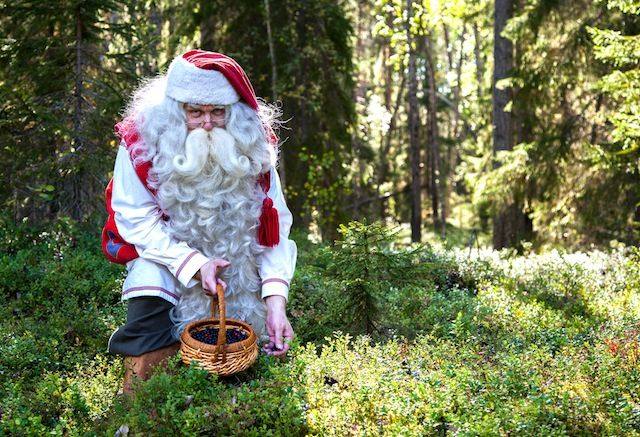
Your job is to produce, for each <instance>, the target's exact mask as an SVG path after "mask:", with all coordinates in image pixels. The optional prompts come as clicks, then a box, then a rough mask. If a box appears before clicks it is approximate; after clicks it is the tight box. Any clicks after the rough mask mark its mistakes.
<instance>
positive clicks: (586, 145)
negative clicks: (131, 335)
mask: <svg viewBox="0 0 640 437" xmlns="http://www.w3.org/2000/svg"><path fill="white" fill-rule="evenodd" d="M191 48H202V49H206V50H212V51H217V52H222V53H225V54H227V55H229V56H231V57H233V58H234V59H236V60H237V61H238V62H239V63H240V64H241V65H242V66H243V68H244V69H245V70H246V72H247V74H248V76H249V77H250V79H251V82H252V83H253V86H254V88H255V89H256V92H257V94H258V95H259V96H261V97H262V98H263V99H264V100H265V101H267V102H270V103H275V104H278V105H279V106H280V107H281V108H282V111H283V119H284V120H286V121H287V122H286V123H285V125H284V126H283V127H282V128H281V129H280V131H279V132H278V135H279V137H280V140H281V143H282V144H281V147H280V150H281V153H280V163H279V173H280V177H281V179H282V182H283V186H284V188H285V195H286V198H287V202H288V205H289V207H290V209H291V211H292V213H293V215H294V231H293V234H292V235H293V238H294V239H295V240H296V242H297V243H298V247H299V259H298V267H297V270H296V276H295V278H294V281H293V283H292V288H291V294H290V296H291V298H290V302H289V303H288V307H287V309H288V311H289V314H290V319H291V321H292V324H293V327H294V330H295V331H296V335H297V340H296V344H295V345H294V346H293V347H292V350H291V351H290V354H289V355H290V356H289V359H288V360H286V361H284V362H278V361H276V360H273V359H269V358H268V357H266V356H261V357H260V359H259V362H258V364H257V365H256V366H254V368H252V369H251V370H250V371H248V372H246V373H245V374H243V375H240V376H237V377H235V378H232V379H229V380H225V379H217V378H215V377H213V378H212V377H209V376H208V375H207V374H206V373H205V372H203V371H201V370H199V369H197V368H195V367H186V366H180V365H179V364H178V361H177V360H176V361H175V362H174V363H173V364H174V365H173V367H171V368H170V369H169V370H170V371H169V372H168V373H161V374H158V375H156V376H154V377H153V378H152V379H151V380H150V381H148V382H146V383H145V384H142V385H141V386H140V387H139V390H138V391H137V394H136V395H135V396H134V397H133V398H131V399H128V398H121V397H120V396H117V395H116V394H117V392H118V389H119V387H120V385H121V379H122V373H123V370H122V367H121V360H119V359H117V358H114V357H112V356H109V355H108V354H107V353H106V342H107V339H108V338H109V335H110V333H111V332H112V331H113V330H114V329H115V328H116V327H118V326H119V325H121V324H122V323H123V322H124V320H125V317H126V305H124V304H122V303H121V302H120V289H121V287H122V281H123V277H124V276H123V275H124V272H123V269H121V268H120V267H119V266H115V265H109V264H108V263H107V261H106V260H105V259H104V256H103V255H102V254H101V252H100V244H99V235H100V230H101V226H102V225H103V223H104V220H105V218H106V212H105V210H104V197H103V192H104V189H105V187H106V185H107V182H108V181H109V178H110V177H111V171H112V169H113V164H114V159H115V154H116V150H117V139H116V136H115V135H114V133H113V126H114V124H115V123H117V122H118V121H119V120H120V119H121V117H122V110H123V108H124V106H125V105H126V103H127V101H128V99H129V97H130V95H131V93H132V91H133V90H135V89H136V87H137V86H138V84H139V83H140V81H141V80H142V79H143V78H145V77H151V76H154V75H157V74H159V73H162V72H164V71H166V68H167V67H168V65H169V63H170V62H171V60H172V59H173V58H174V57H175V56H178V55H179V54H181V53H183V52H184V51H186V50H187V49H191ZM0 97H1V98H0V166H1V167H2V171H1V172H0V210H1V213H0V296H2V297H3V300H4V301H5V305H3V307H2V308H1V309H0V333H2V335H1V337H2V338H3V340H2V342H0V399H2V400H1V401H0V425H1V428H0V434H5V433H6V434H7V435H44V434H54V435H78V434H83V435H94V434H99V435H102V434H111V435H113V434H114V433H115V434H116V435H120V436H123V435H127V434H128V433H129V431H131V433H132V434H157V435H177V434H188V435H218V434H220V435H498V434H501V435H505V434H509V435H536V436H537V435H639V434H640V394H639V393H640V392H639V391H638V387H640V267H639V266H640V262H639V261H640V249H638V248H637V246H638V243H640V227H639V224H640V167H639V165H638V164H639V158H640V1H637V0H596V1H587V0H571V1H568V0H493V1H492V0H473V1H472V0H450V1H447V0H313V1H311V0H295V1H294V0H253V1H247V0H235V1H233V2H230V1H221V0H207V1H200V0H185V1H177V0H144V1H130V0H124V1H118V0H76V1H73V2H71V1H26V0H13V1H1V0H0Z"/></svg>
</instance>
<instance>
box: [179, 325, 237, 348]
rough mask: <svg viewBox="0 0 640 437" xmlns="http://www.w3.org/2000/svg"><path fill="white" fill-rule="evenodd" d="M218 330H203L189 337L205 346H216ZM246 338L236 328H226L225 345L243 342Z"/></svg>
mask: <svg viewBox="0 0 640 437" xmlns="http://www.w3.org/2000/svg"><path fill="white" fill-rule="evenodd" d="M218 331H219V329H218V328H211V327H208V328H204V329H200V330H198V331H195V332H193V331H192V332H191V336H192V337H193V338H195V339H196V340H198V341H201V342H203V343H206V344H216V343H217V342H218ZM247 337H249V336H248V335H247V333H246V332H244V331H243V330H241V329H237V328H227V344H232V343H237V342H239V341H242V340H245V339H246V338H247Z"/></svg>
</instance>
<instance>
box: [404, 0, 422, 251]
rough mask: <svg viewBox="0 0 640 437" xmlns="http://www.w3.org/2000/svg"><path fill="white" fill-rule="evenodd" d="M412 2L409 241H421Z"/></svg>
mask: <svg viewBox="0 0 640 437" xmlns="http://www.w3.org/2000/svg"><path fill="white" fill-rule="evenodd" d="M412 17H413V0H407V22H406V31H407V45H408V49H409V69H408V73H407V74H408V80H409V92H408V96H407V97H408V100H409V113H408V118H409V161H410V165H411V241H413V242H420V241H421V240H422V201H421V200H422V199H421V197H422V196H421V194H422V192H421V189H420V170H421V169H420V143H419V141H420V139H419V138H418V123H419V119H418V95H417V94H418V81H417V78H416V53H415V50H414V48H413V38H412V35H411V19H412Z"/></svg>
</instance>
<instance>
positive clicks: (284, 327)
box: [262, 295, 293, 357]
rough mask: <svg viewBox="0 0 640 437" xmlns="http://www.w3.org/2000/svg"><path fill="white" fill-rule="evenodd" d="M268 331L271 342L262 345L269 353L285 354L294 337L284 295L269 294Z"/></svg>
mask: <svg viewBox="0 0 640 437" xmlns="http://www.w3.org/2000/svg"><path fill="white" fill-rule="evenodd" d="M265 303H266V304H267V321H266V324H267V333H268V334H269V343H267V344H266V345H264V346H263V347H262V350H263V351H265V352H266V353H267V355H274V356H278V357H279V356H284V355H285V354H286V353H287V351H288V350H289V341H291V340H292V339H293V328H291V323H289V320H288V319H287V312H286V310H285V306H286V300H285V298H284V296H276V295H274V296H267V297H266V298H265Z"/></svg>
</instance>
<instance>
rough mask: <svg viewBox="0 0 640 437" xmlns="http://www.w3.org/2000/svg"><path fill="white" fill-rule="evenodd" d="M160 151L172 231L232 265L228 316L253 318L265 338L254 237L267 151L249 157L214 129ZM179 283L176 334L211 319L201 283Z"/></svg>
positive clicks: (161, 190) (162, 197)
mask: <svg viewBox="0 0 640 437" xmlns="http://www.w3.org/2000/svg"><path fill="white" fill-rule="evenodd" d="M159 155H160V156H158V157H157V159H154V166H153V168H154V171H156V173H157V176H158V200H159V203H160V206H161V207H162V209H163V210H164V211H165V212H166V213H167V214H168V215H169V217H170V223H169V226H168V230H169V232H170V234H171V235H172V237H174V238H175V239H176V240H179V241H184V242H186V243H187V244H188V245H189V246H190V247H192V248H194V249H196V250H198V251H200V252H201V253H203V254H204V255H205V256H207V257H209V258H211V259H214V258H223V259H226V260H227V261H229V262H230V263H231V265H230V266H229V267H227V268H226V269H225V270H224V271H223V272H222V274H221V278H222V280H224V281H225V282H226V283H227V290H226V293H225V301H226V310H227V317H229V318H235V319H240V320H244V321H246V322H247V323H250V324H251V325H252V327H253V329H254V330H255V331H256V334H257V335H258V337H259V338H261V339H266V337H267V336H266V329H265V318H266V307H265V305H264V302H263V301H262V299H261V298H260V289H261V281H260V277H259V274H258V266H257V263H256V256H257V255H258V254H260V253H261V251H262V250H263V248H262V246H260V245H259V244H258V243H257V239H256V232H257V227H258V223H259V217H260V212H261V206H262V197H263V195H262V194H261V191H260V188H259V186H258V185H257V184H256V180H257V177H258V175H259V174H260V173H261V172H262V171H263V169H264V168H265V165H267V164H268V161H267V162H266V163H265V159H267V160H268V154H265V153H264V151H259V150H257V151H256V152H255V153H254V155H255V156H250V155H247V154H246V153H243V152H242V151H241V149H240V148H239V147H238V146H237V143H236V141H235V139H234V137H233V136H231V135H230V134H229V133H228V132H227V131H226V130H224V129H219V128H216V129H214V130H213V131H211V132H207V131H205V130H203V129H196V130H194V131H192V132H191V133H190V134H189V135H188V137H187V140H186V141H185V145H184V151H183V152H182V153H181V152H180V151H179V150H178V151H177V152H176V151H171V150H164V151H160V152H159ZM265 157H266V158H265ZM156 164H158V165H156ZM179 287H180V290H179V291H180V292H181V298H180V300H179V301H178V304H177V305H176V306H175V307H174V309H173V310H172V312H171V318H172V320H173V322H174V324H175V328H174V336H175V337H176V338H178V337H179V335H180V334H181V332H182V331H183V329H184V327H185V326H186V325H187V324H188V323H189V322H191V321H193V320H198V319H202V318H206V317H209V314H210V301H211V299H210V298H209V297H208V296H206V295H205V294H204V293H203V291H202V286H201V285H200V284H199V285H197V286H195V287H192V288H186V287H183V286H182V285H180V286H179Z"/></svg>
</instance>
